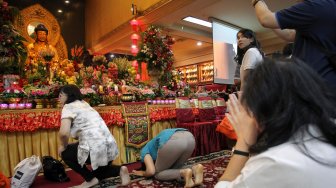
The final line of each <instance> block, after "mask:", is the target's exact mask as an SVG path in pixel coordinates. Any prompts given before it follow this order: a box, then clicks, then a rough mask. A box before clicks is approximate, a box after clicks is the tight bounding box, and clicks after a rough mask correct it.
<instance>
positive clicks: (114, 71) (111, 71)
mask: <svg viewBox="0 0 336 188" xmlns="http://www.w3.org/2000/svg"><path fill="white" fill-rule="evenodd" d="M107 66H108V68H107V72H108V77H109V78H111V79H117V78H118V65H117V64H115V63H113V62H109V63H108V65H107Z"/></svg>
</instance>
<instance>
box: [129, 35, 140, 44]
mask: <svg viewBox="0 0 336 188" xmlns="http://www.w3.org/2000/svg"><path fill="white" fill-rule="evenodd" d="M139 38H140V36H139V35H138V34H136V33H133V34H132V35H131V39H132V44H137V43H138V40H139Z"/></svg>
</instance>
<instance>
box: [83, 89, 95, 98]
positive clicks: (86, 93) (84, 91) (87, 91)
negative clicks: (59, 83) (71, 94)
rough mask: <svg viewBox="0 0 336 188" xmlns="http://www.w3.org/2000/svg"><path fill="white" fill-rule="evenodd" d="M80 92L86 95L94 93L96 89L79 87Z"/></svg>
mask: <svg viewBox="0 0 336 188" xmlns="http://www.w3.org/2000/svg"><path fill="white" fill-rule="evenodd" d="M80 92H81V94H82V95H83V96H84V97H85V96H87V95H91V94H96V91H95V90H93V89H92V88H90V87H85V88H81V89H80Z"/></svg>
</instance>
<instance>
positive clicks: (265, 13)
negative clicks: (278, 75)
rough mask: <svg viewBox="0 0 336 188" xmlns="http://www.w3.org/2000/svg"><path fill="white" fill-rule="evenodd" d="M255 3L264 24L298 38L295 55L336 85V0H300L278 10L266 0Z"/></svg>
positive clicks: (290, 38) (291, 39)
mask: <svg viewBox="0 0 336 188" xmlns="http://www.w3.org/2000/svg"><path fill="white" fill-rule="evenodd" d="M252 5H253V7H254V8H255V12H256V16H257V18H258V20H259V22H260V24H261V25H262V26H264V27H266V28H270V29H273V30H274V32H275V33H276V34H277V35H278V36H279V37H281V38H283V39H284V40H286V41H288V42H294V49H293V57H297V58H299V59H301V60H303V61H304V62H306V63H307V64H308V65H309V66H310V67H311V68H312V69H314V70H315V71H316V72H317V73H318V74H319V75H321V76H322V77H323V78H324V79H325V80H326V82H327V84H328V85H329V86H331V87H334V88H336V67H335V66H333V65H332V62H331V60H330V59H328V56H330V54H336V27H335V24H336V14H335V12H336V0H304V1H297V4H295V5H293V6H292V7H289V8H286V9H283V10H280V11H277V12H275V13H274V12H271V11H270V10H269V8H268V7H267V5H266V2H265V1H263V0H252Z"/></svg>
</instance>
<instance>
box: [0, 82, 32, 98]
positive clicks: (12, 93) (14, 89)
mask: <svg viewBox="0 0 336 188" xmlns="http://www.w3.org/2000/svg"><path fill="white" fill-rule="evenodd" d="M26 96H27V94H26V93H25V91H24V90H23V89H22V88H21V87H20V86H19V85H18V84H17V83H16V82H14V83H13V84H12V86H10V87H9V88H7V89H5V90H4V91H3V92H2V97H3V98H4V99H9V98H23V97H26Z"/></svg>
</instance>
